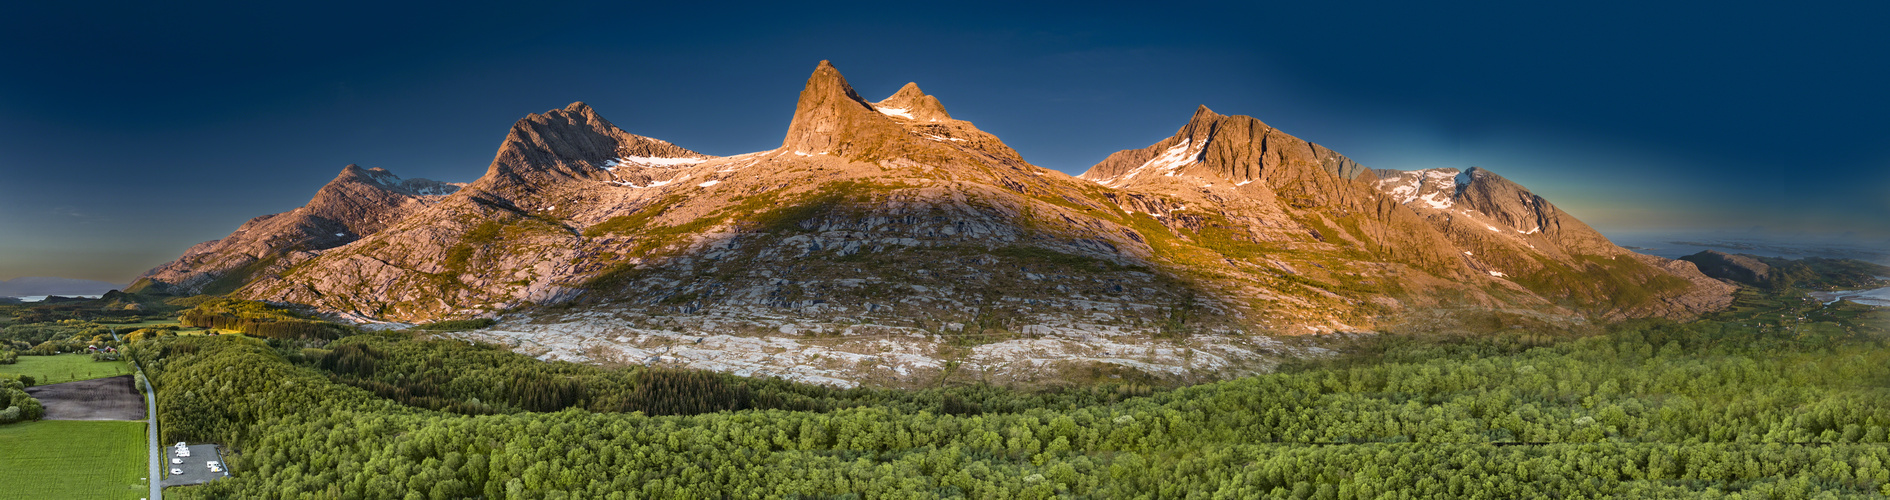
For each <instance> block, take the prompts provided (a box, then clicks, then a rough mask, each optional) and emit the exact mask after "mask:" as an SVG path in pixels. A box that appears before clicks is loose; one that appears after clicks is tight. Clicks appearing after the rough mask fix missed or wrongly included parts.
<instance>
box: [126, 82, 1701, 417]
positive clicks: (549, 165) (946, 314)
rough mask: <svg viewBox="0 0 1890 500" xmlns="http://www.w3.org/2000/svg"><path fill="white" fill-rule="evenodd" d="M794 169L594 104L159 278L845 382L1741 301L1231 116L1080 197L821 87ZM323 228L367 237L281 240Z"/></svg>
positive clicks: (1559, 323) (938, 115) (915, 104)
mask: <svg viewBox="0 0 1890 500" xmlns="http://www.w3.org/2000/svg"><path fill="white" fill-rule="evenodd" d="M781 144H782V145H781V147H780V148H779V149H775V150H770V151H759V152H754V153H748V154H742V155H736V156H729V157H716V156H711V155H705V154H701V153H697V152H694V151H690V150H688V149H685V148H683V147H680V146H677V145H673V144H670V143H668V142H665V141H661V140H657V139H652V138H648V137H643V136H640V135H635V134H631V133H628V132H625V131H623V130H621V129H619V128H617V127H616V126H615V125H612V124H611V122H610V121H608V120H606V119H604V118H603V117H602V116H600V115H599V114H598V113H597V112H596V111H595V110H593V109H591V108H590V107H589V106H587V105H585V104H583V103H573V104H572V105H570V106H568V107H566V108H564V109H559V110H551V111H548V112H545V113H543V114H535V115H530V116H527V117H525V118H524V119H521V120H519V121H518V123H517V124H515V125H513V127H512V130H511V132H510V133H509V134H508V135H507V136H506V138H505V141H504V143H503V144H502V145H501V146H500V149H499V152H498V154H497V155H495V157H494V159H493V161H492V164H491V166H490V167H489V168H488V169H487V170H486V174H485V175H484V176H482V177H480V178H479V179H478V180H476V181H474V182H472V183H470V184H468V185H465V186H464V187H463V188H459V187H458V186H456V185H452V186H446V187H436V188H431V190H425V191H424V192H422V191H420V190H416V189H415V188H400V187H398V186H402V185H404V184H399V182H417V181H398V180H397V179H394V178H392V177H391V176H392V174H387V173H385V172H384V171H379V172H380V173H377V174H372V175H376V176H382V177H386V179H383V180H379V181H375V182H362V181H353V180H348V179H352V177H350V176H351V175H356V176H359V175H367V174H350V173H349V172H356V169H353V168H352V167H351V168H350V170H349V171H348V172H344V174H343V179H337V180H336V182H335V183H331V184H330V187H328V188H324V189H323V190H322V192H321V194H318V195H317V198H316V200H315V201H314V202H311V204H310V205H309V207H305V208H303V209H298V210H297V211H294V212H290V213H289V214H284V215H278V216H270V217H265V218H259V219H257V220H256V221H252V222H251V223H250V224H247V225H245V226H244V228H243V229H241V230H239V231H238V232H237V233H235V234H232V235H231V236H230V237H229V238H226V239H224V240H220V241H216V242H209V243H206V244H204V245H199V247H198V248H194V249H192V251H191V252H190V253H188V254H187V255H186V256H185V257H184V258H183V259H180V260H179V261H177V262H174V263H171V264H167V265H165V266H162V267H160V268H158V269H155V270H153V271H152V272H150V273H148V274H147V275H146V276H145V277H144V278H142V279H141V283H143V285H142V286H145V287H150V288H153V289H165V290H178V291H183V292H196V291H211V292H221V291H227V292H231V294H232V296H234V297H239V298H244V299H252V300H263V301H269V302H272V303H289V304H298V305H301V306H306V307H309V308H311V309H312V310H314V311H317V312H320V313H324V314H328V315H332V316H334V317H339V318H347V319H349V320H353V321H363V322H394V323H410V324H411V323H426V322H434V321H441V320H458V319H469V318H494V319H497V320H498V323H497V324H496V325H493V326H491V327H489V328H484V329H480V330H476V331H471V332H465V333H458V334H454V335H456V336H459V337H462V338H467V339H472V340H482V341H491V342H498V343H503V344H511V345H517V346H519V347H518V349H520V350H521V351H523V352H528V353H530V354H534V355H540V356H543V357H547V358H548V359H565V360H572V361H580V362H594V363H645V364H663V365H674V366H680V367H691V368H702V369H710V370H718V371H728V372H733V373H740V374H747V375H772V376H780V377H784V378H787V379H790V380H799V381H806V382H815V383H823V384H831V385H838V386H847V387H850V386H854V385H858V384H862V383H872V384H890V385H924V384H932V383H937V381H939V380H942V379H944V378H949V377H961V378H965V377H968V378H972V379H977V380H983V381H987V382H992V383H1000V384H1014V383H1039V382H1043V381H1047V380H1056V379H1059V378H1063V377H1066V376H1068V375H1069V374H1070V373H1078V372H1093V371H1095V370H1104V371H1115V370H1124V371H1128V372H1134V373H1141V374H1144V376H1157V377H1196V378H1198V377H1206V378H1222V377H1231V376H1237V375H1240V374H1247V373H1256V372H1263V371H1266V370H1269V369H1271V367H1273V366H1274V365H1275V364H1277V363H1279V362H1280V361H1281V360H1283V359H1289V358H1292V357H1294V356H1296V355H1298V354H1300V353H1299V352H1298V351H1297V350H1296V349H1298V348H1296V347H1292V346H1291V345H1290V344H1286V343H1282V342H1283V340H1282V339H1285V338H1288V337H1290V336H1295V335H1303V334H1316V333H1333V332H1373V331H1398V330H1400V329H1434V328H1450V327H1452V326H1453V325H1456V326H1461V325H1466V324H1485V323H1488V322H1491V321H1495V322H1498V323H1502V324H1510V325H1521V326H1527V327H1530V328H1546V329H1554V330H1557V331H1562V330H1571V329H1580V328H1587V327H1589V325H1593V324H1595V323H1596V322H1598V321H1599V322H1606V321H1615V320H1621V319H1627V318H1644V317H1661V318H1672V319H1690V318H1695V317H1698V316H1699V315H1701V314H1704V313H1708V312H1712V311H1715V310H1719V309H1722V308H1725V307H1726V306H1727V305H1728V304H1729V303H1730V302H1731V297H1732V292H1733V289H1734V287H1732V286H1731V285H1727V284H1724V283H1722V282H1719V281H1716V280H1713V279H1710V278H1707V277H1705V276H1704V275H1701V274H1700V273H1699V272H1698V271H1697V270H1696V268H1695V267H1694V266H1693V265H1692V264H1691V263H1687V262H1684V261H1674V260H1669V259H1664V258H1659V257H1653V256H1648V255H1641V254H1636V253H1633V252H1629V251H1627V250H1625V249H1622V248H1620V247H1617V246H1615V245H1613V244H1612V243H1610V242H1609V241H1608V240H1607V238H1605V237H1603V236H1601V235H1600V234H1599V233H1596V232H1595V231H1593V230H1592V229H1589V228H1588V227H1587V226H1586V225H1583V224H1582V223H1581V222H1580V221H1578V220H1575V218H1574V217H1572V216H1570V215H1568V214H1567V213H1564V212H1561V211H1560V210H1557V209H1556V208H1555V207H1554V205H1551V204H1549V202H1548V201H1547V200H1544V199H1542V198H1541V197H1538V196H1535V195H1533V194H1530V193H1529V191H1528V190H1526V189H1524V188H1522V187H1521V186H1518V185H1516V184H1514V183H1511V182H1509V181H1507V180H1504V179H1503V178H1501V177H1498V176H1496V175H1495V174H1494V173H1491V172H1489V171H1487V170H1483V169H1471V170H1468V171H1463V172H1458V171H1454V170H1450V171H1438V170H1428V171H1413V172H1399V171H1393V170H1372V169H1368V168H1366V167H1364V166H1361V165H1359V164H1358V163H1357V162H1354V161H1352V160H1350V159H1348V158H1346V157H1345V156H1343V155H1341V154H1339V153H1337V152H1334V151H1332V150H1330V149H1327V148H1325V147H1323V146H1319V145H1317V144H1313V143H1310V142H1307V141H1304V140H1301V139H1299V138H1296V137H1293V136H1291V135H1288V134H1286V133H1285V132H1282V131H1280V130H1279V129H1277V128H1274V127H1272V126H1269V125H1267V124H1265V123H1263V122H1261V121H1260V120H1257V119H1254V118H1250V117H1245V116H1226V115H1221V114H1218V113H1215V112H1214V111H1211V110H1209V109H1208V108H1207V107H1206V106H1202V107H1200V108H1199V109H1197V110H1196V111H1195V112H1194V115H1193V116H1192V117H1190V118H1189V119H1188V121H1187V122H1186V123H1185V124H1184V125H1183V126H1182V127H1181V128H1180V129H1179V130H1178V131H1177V132H1176V133H1175V135H1174V136H1172V137H1170V138H1167V139H1164V140H1161V141H1159V142H1157V143H1155V144H1153V145H1150V146H1148V147H1145V148H1141V149H1131V150H1124V151H1121V152H1117V153H1115V154H1113V155H1110V156H1109V157H1108V158H1107V159H1105V160H1104V161H1103V162H1102V163H1099V164H1097V165H1096V166H1095V167H1093V168H1091V169H1090V170H1089V172H1086V173H1084V174H1083V175H1082V176H1080V177H1070V176H1068V175H1065V174H1063V173H1060V172H1057V171H1054V170H1049V169H1045V168H1041V167H1038V166H1035V165H1031V164H1029V163H1027V162H1025V161H1024V160H1023V159H1022V158H1021V157H1020V156H1019V155H1018V154H1017V152H1016V151H1014V150H1012V149H1011V148H1010V147H1008V146H1006V145H1004V143H1003V142H1002V141H1000V140H999V139H998V138H996V137H994V136H991V135H990V134H987V133H984V132H982V131H980V130H978V129H977V128H976V127H975V126H973V125H972V124H971V123H970V122H966V121H963V120H957V119H954V118H952V117H951V115H950V114H949V113H948V112H947V111H946V110H945V107H944V105H943V104H941V102H940V100H939V99H938V98H937V97H934V96H931V95H927V94H925V93H924V92H923V91H921V90H920V89H919V86H918V85H917V84H913V83H909V84H906V85H905V86H904V87H902V88H900V89H899V91H898V92H896V93H895V94H893V95H892V96H890V97H887V98H886V99H884V100H882V101H879V102H877V103H875V102H868V101H867V100H866V99H864V98H862V97H861V96H860V95H859V94H858V93H857V92H855V91H854V89H853V88H852V87H851V86H850V85H848V84H847V81H846V78H845V77H843V76H842V75H841V74H840V71H839V70H838V69H836V68H835V67H834V66H833V65H832V64H830V63H828V62H826V61H822V62H821V63H820V64H819V65H818V66H817V67H816V68H815V69H814V72H813V74H812V75H811V76H809V77H808V79H807V84H806V87H805V88H804V89H803V90H802V91H801V93H800V100H799V102H798V103H797V104H796V106H795V110H794V116H793V117H791V119H790V121H789V125H788V132H787V136H786V137H785V138H783V139H782V142H781ZM375 179H380V177H375ZM435 184H437V183H435ZM338 186H339V187H338ZM352 186H361V187H352ZM389 186H393V187H389ZM344 188H345V189H344ZM335 206H345V207H358V208H354V209H349V210H341V211H337V210H335V209H332V208H329V207H335ZM330 212H334V213H332V214H331V213H330ZM296 214H309V215H306V216H304V215H296ZM284 217H290V218H287V219H285V218H284ZM294 217H303V218H304V219H309V220H317V219H314V218H313V217H319V220H320V221H322V224H332V225H335V226H336V227H337V228H342V227H343V226H345V228H342V229H335V230H333V232H330V230H329V229H327V228H328V226H327V225H318V224H315V223H307V222H305V223H295V224H287V223H266V222H267V221H273V220H302V219H294ZM315 226H319V227H315ZM311 227H313V228H312V229H311ZM328 234H336V235H337V236H333V237H328V236H326V235H328ZM344 235H345V236H344ZM894 339H897V340H894ZM1175 339H1186V340H1187V344H1186V347H1185V348H1184V347H1176V346H1175V344H1174V343H1173V342H1174V340H1175Z"/></svg>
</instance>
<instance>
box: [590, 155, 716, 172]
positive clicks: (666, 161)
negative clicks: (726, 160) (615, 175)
mask: <svg viewBox="0 0 1890 500" xmlns="http://www.w3.org/2000/svg"><path fill="white" fill-rule="evenodd" d="M706 161H709V159H708V158H659V157H654V156H620V157H617V158H616V159H614V160H609V161H605V162H604V170H616V169H617V167H621V166H624V165H635V166H642V167H674V166H679V165H697V164H701V163H702V162H706Z"/></svg>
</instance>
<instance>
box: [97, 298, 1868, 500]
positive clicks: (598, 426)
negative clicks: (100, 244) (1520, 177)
mask: <svg viewBox="0 0 1890 500" xmlns="http://www.w3.org/2000/svg"><path fill="white" fill-rule="evenodd" d="M1742 294H1743V295H1742V301H1743V303H1747V305H1752V304H1759V305H1766V304H1770V305H1769V306H1766V307H1737V308H1735V309H1736V311H1735V312H1728V313H1723V314H1721V315H1720V316H1719V317H1717V318H1715V319H1709V320H1702V321H1697V322H1692V323H1684V324H1682V323H1673V322H1666V321H1637V322H1629V323H1623V324H1619V325H1615V326H1614V327H1612V328H1611V329H1609V330H1608V331H1606V332H1603V333H1598V334H1593V335H1570V336H1563V337H1557V338H1545V337H1543V336H1539V335H1529V334H1521V333H1505V334H1500V335H1483V336H1459V337H1448V338H1446V337H1426V336H1379V337H1359V338H1354V339H1351V340H1350V341H1349V342H1350V343H1349V344H1347V345H1343V346H1336V347H1340V351H1341V352H1344V353H1346V354H1342V355H1338V356H1334V357H1330V358H1322V359H1313V360H1308V361H1304V362H1300V363H1297V364H1295V365H1291V366H1285V367H1282V369H1281V370H1280V371H1279V372H1277V373H1272V374H1266V375H1259V376H1252V377H1246V378H1241V379H1236V380H1228V381H1223V382H1215V383H1208V384H1202V385H1195V386H1189V387H1180V388H1173V389H1163V390H1155V391H1149V390H1147V389H1146V388H1137V387H1133V386H1127V385H1115V386H1100V387H1066V388H1063V389H1060V390H1053V391H1036V392H1024V391H1015V390H1009V389H1001V388H994V387H985V386H971V387H953V388H942V389H931V390H923V391H904V390H890V389H852V390H835V389H828V388H823V387H815V386H807V385H800V384H792V383H787V382H782V381H779V380H758V379H747V378H741V377H734V376H728V375H722V374H713V373H701V372H687V371H674V370H660V369H648V368H641V367H632V368H627V369H604V368H599V367H593V366H583V365H575V364H569V363H556V362H554V363H545V362H540V361H537V360H534V359H531V358H529V357H526V356H523V355H518V354H513V353H510V352H507V351H505V350H503V349H501V348H497V347H493V346H485V345H474V344H468V343H466V342H464V341H458V340H424V339H421V338H419V337H414V336H411V335H409V334H405V333H381V334H359V335H354V336H350V337H347V338H344V339H341V340H339V341H335V342H332V343H324V344H322V345H321V346H320V347H314V346H313V345H314V344H317V343H322V342H321V341H315V340H309V339H300V340H295V339H257V338H246V337H240V336H223V337H202V336H195V337H178V336H166V337H156V338H154V339H152V340H146V341H141V342H137V343H135V344H132V345H131V349H130V352H131V354H132V355H133V357H134V358H135V359H137V360H138V361H139V362H140V363H141V364H142V365H144V366H145V367H146V369H147V370H148V372H149V373H150V375H151V376H152V377H153V379H152V380H153V382H154V383H155V384H156V385H157V387H158V388H159V389H158V390H159V392H160V395H161V397H160V401H161V402H162V403H161V406H160V409H159V411H160V418H161V419H162V421H163V422H165V431H164V432H165V435H164V436H161V438H162V440H163V441H164V442H174V441H191V442H199V441H205V442H217V443H223V444H225V445H227V446H228V447H230V448H231V449H232V450H233V451H235V453H233V454H232V455H231V456H229V457H227V458H228V460H229V463H230V464H231V466H232V467H233V469H234V470H236V471H238V472H237V473H235V474H234V475H233V476H232V477H231V478H229V479H228V480H223V481H218V482H215V483H211V484H207V485H203V486H196V487H190V488H173V489H172V490H170V491H171V492H172V494H175V495H177V496H178V497H180V498H363V499H365V498H410V499H418V498H479V497H483V498H1151V499H1153V498H1257V497H1279V498H1438V497H1465V498H1544V497H1553V498H1597V497H1621V498H1661V497H1709V498H1710V497H1726V498H1735V497H1737V498H1814V497H1820V498H1822V497H1831V496H1856V497H1872V496H1877V495H1886V494H1890V349H1887V348H1886V344H1885V342H1886V337H1885V332H1884V331H1883V330H1882V328H1881V325H1883V324H1884V321H1883V320H1884V319H1885V314H1884V311H1881V310H1873V309H1870V308H1868V307H1865V306H1858V305H1854V304H1849V303H1842V302H1841V303H1837V304H1833V305H1830V306H1822V305H1818V304H1811V305H1809V306H1807V305H1798V302H1792V301H1790V300H1778V299H1777V297H1776V296H1765V295H1762V294H1759V293H1757V292H1750V291H1748V292H1742ZM1801 302H1802V301H1801ZM1780 304H1785V305H1780ZM1811 306H1819V307H1817V309H1816V310H1815V311H1812V312H1806V311H1807V310H1810V309H1809V308H1810V307H1811ZM1787 313H1789V314H1793V315H1801V316H1791V317H1789V318H1786V317H1785V316H1781V315H1782V314H1787ZM1800 317H1803V318H1805V319H1802V320H1801V319H1798V318H1800ZM1768 318H1769V319H1768ZM1780 318H1785V319H1780Z"/></svg>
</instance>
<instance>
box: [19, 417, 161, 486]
mask: <svg viewBox="0 0 1890 500" xmlns="http://www.w3.org/2000/svg"><path fill="white" fill-rule="evenodd" d="M144 429H145V424H144V422H112V421H79V420H43V421H39V422H27V423H21V424H11V425H0V450H4V451H0V478H4V479H0V484H4V485H5V486H4V487H0V500H12V499H20V500H26V499H32V500H64V499H75V500H93V499H101V500H104V499H109V500H118V499H128V500H129V499H138V498H144V497H146V496H149V495H150V492H151V490H150V487H149V486H148V485H146V484H145V482H144V481H143V480H142V479H141V478H143V477H144V476H145V474H146V473H147V471H148V470H149V469H147V468H146V467H147V466H148V464H147V463H146V461H147V460H149V457H150V455H149V452H148V451H147V449H146V447H145V436H144Z"/></svg>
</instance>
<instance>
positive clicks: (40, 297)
mask: <svg viewBox="0 0 1890 500" xmlns="http://www.w3.org/2000/svg"><path fill="white" fill-rule="evenodd" d="M46 297H48V296H47V295H28V296H25V297H9V298H14V299H20V302H39V301H42V300H46ZM58 297H67V298H81V299H96V298H101V297H104V295H58Z"/></svg>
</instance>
